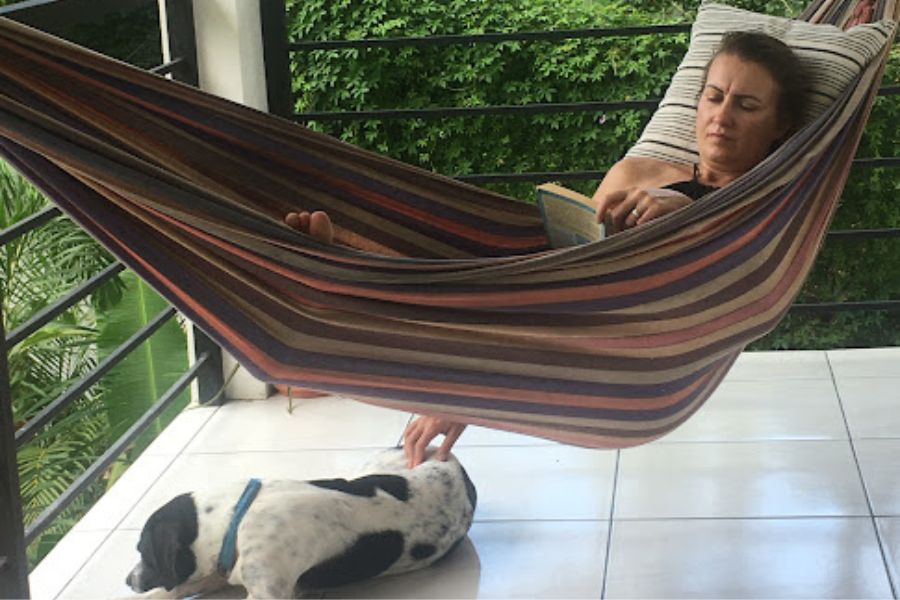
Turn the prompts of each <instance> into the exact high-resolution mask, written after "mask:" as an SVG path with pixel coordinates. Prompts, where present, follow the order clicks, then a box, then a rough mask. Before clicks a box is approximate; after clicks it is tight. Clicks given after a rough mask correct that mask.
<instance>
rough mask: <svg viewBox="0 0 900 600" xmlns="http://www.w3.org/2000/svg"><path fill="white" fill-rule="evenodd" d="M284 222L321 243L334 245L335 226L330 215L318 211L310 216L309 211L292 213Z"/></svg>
mask: <svg viewBox="0 0 900 600" xmlns="http://www.w3.org/2000/svg"><path fill="white" fill-rule="evenodd" d="M284 222H285V223H287V225H288V226H290V227H293V228H294V229H296V230H297V231H300V232H302V233H307V234H309V235H311V236H312V237H314V238H316V239H317V240H319V241H320V242H325V243H326V244H333V243H334V226H333V225H332V224H331V217H329V216H328V213H325V212H322V211H321V210H317V211H315V212H313V213H312V214H310V213H309V212H308V211H305V210H304V211H301V212H290V213H288V214H287V215H286V216H285V217H284Z"/></svg>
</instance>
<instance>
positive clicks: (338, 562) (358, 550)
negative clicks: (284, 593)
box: [297, 531, 403, 590]
mask: <svg viewBox="0 0 900 600" xmlns="http://www.w3.org/2000/svg"><path fill="white" fill-rule="evenodd" d="M401 554H403V534H402V533H400V532H399V531H381V532H378V533H367V534H365V535H361V536H359V538H358V539H357V540H356V542H355V543H354V544H353V545H352V546H350V547H349V548H347V550H345V551H344V552H343V553H341V554H338V555H337V556H333V557H331V558H329V559H328V560H325V561H323V562H321V563H319V564H318V565H316V566H314V567H312V568H311V569H309V570H308V571H306V572H305V573H303V574H302V575H301V576H300V578H299V579H298V580H297V585H298V586H300V588H301V589H304V590H315V589H322V588H328V587H335V586H339V585H344V584H347V583H353V582H355V581H362V580H364V579H368V578H370V577H375V576H376V575H378V574H379V573H381V572H383V571H385V570H386V569H387V568H388V567H390V566H391V565H392V564H394V561H396V560H397V559H398V558H400V556H401Z"/></svg>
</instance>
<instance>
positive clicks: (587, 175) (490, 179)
mask: <svg viewBox="0 0 900 600" xmlns="http://www.w3.org/2000/svg"><path fill="white" fill-rule="evenodd" d="M852 164H853V166H854V167H859V168H874V167H888V168H889V167H898V166H900V156H898V157H891V158H857V159H854V160H853V162H852ZM605 175H606V171H532V172H526V173H473V174H471V175H455V176H454V175H451V177H453V178H454V179H458V180H459V181H465V182H466V183H527V182H540V183H544V182H546V181H586V180H591V179H603V177H604V176H605Z"/></svg>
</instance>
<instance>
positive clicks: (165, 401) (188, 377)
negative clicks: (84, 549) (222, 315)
mask: <svg viewBox="0 0 900 600" xmlns="http://www.w3.org/2000/svg"><path fill="white" fill-rule="evenodd" d="M207 360H209V354H208V353H203V354H201V355H200V357H199V358H198V359H197V362H195V363H194V364H193V365H192V366H191V368H190V369H188V370H187V371H186V372H185V373H184V374H183V375H182V376H181V377H179V378H178V381H176V382H175V383H174V384H172V387H170V388H169V389H168V390H167V391H166V393H165V394H163V395H162V396H161V397H160V399H159V400H157V401H156V403H154V404H153V406H151V407H150V409H149V410H148V411H147V412H145V413H144V414H143V416H142V417H141V418H140V419H138V420H137V421H136V422H135V423H134V425H132V426H131V427H129V428H128V431H126V432H125V433H124V434H122V436H121V437H120V438H119V439H118V440H116V441H115V443H113V445H112V446H110V447H109V449H107V450H106V452H104V453H103V454H102V455H100V457H98V458H97V460H95V461H94V462H93V463H91V466H89V467H88V468H87V470H85V472H84V473H82V474H81V475H80V476H79V477H78V478H77V479H76V480H75V481H74V482H73V483H72V485H70V486H69V487H68V488H67V489H66V491H65V492H63V493H62V494H61V495H60V496H59V497H58V498H57V499H56V500H54V501H53V503H51V504H50V506H48V507H47V508H46V509H44V512H42V513H41V514H40V515H39V516H38V517H37V518H36V519H35V520H34V521H33V522H32V523H31V524H30V525H29V526H28V528H27V529H26V530H25V544H26V545H27V544H30V543H31V542H33V541H34V540H35V539H36V538H37V537H38V536H39V535H40V534H41V533H43V532H44V530H45V529H47V527H49V526H50V525H51V524H52V522H53V520H54V519H56V517H58V516H59V515H60V513H62V512H63V511H64V510H65V509H66V508H67V507H68V506H69V505H70V504H71V503H72V501H73V500H75V498H76V497H77V496H78V495H79V494H80V493H81V492H83V491H84V490H85V489H86V488H87V487H88V486H89V485H90V484H92V483H93V482H94V481H95V480H96V479H97V478H99V477H100V476H101V475H102V474H103V473H104V472H105V471H106V469H107V468H109V466H110V465H111V464H112V463H113V462H115V460H116V459H117V458H118V457H119V455H120V454H122V452H123V451H124V450H125V448H127V447H128V445H129V444H131V442H133V441H134V440H135V439H136V438H137V437H138V436H139V435H141V434H142V433H143V432H144V431H145V430H146V429H147V427H149V426H150V424H151V423H152V422H153V421H154V420H155V419H156V418H157V417H158V416H159V415H160V414H161V413H162V412H163V411H164V410H165V409H166V408H168V407H169V405H170V404H172V402H174V401H175V399H177V398H178V396H179V394H181V392H183V391H184V390H185V389H187V387H188V386H189V385H190V384H191V381H193V380H194V378H195V377H196V376H197V373H198V371H199V370H200V368H201V367H202V366H203V365H204V364H205V363H206V361H207Z"/></svg>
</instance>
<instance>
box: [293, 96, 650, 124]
mask: <svg viewBox="0 0 900 600" xmlns="http://www.w3.org/2000/svg"><path fill="white" fill-rule="evenodd" d="M658 104H659V100H658V99H657V100H627V101H623V102H563V103H550V104H507V105H495V106H451V107H437V108H398V109H376V110H357V111H335V112H328V111H319V112H303V113H294V120H295V121H300V122H303V121H360V120H366V119H377V120H386V119H444V118H451V117H476V116H485V115H539V114H550V113H570V112H592V111H593V112H604V111H616V110H629V109H631V110H653V109H655V108H656V106H657V105H658Z"/></svg>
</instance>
